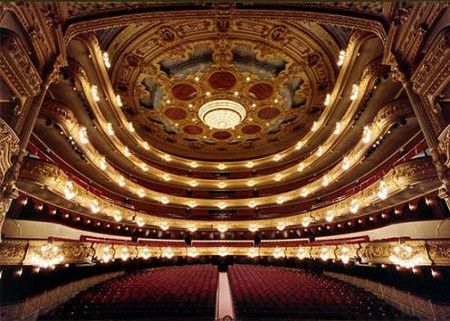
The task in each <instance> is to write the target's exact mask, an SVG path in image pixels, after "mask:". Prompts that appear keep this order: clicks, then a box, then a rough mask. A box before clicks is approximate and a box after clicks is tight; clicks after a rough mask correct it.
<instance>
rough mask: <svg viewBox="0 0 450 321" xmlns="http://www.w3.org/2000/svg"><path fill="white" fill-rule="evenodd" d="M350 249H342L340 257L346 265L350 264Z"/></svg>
mask: <svg viewBox="0 0 450 321" xmlns="http://www.w3.org/2000/svg"><path fill="white" fill-rule="evenodd" d="M349 252H350V251H349V249H348V247H346V246H344V247H343V248H342V249H341V253H342V254H341V255H340V256H339V259H340V260H341V261H342V263H344V264H348V262H350V255H349Z"/></svg>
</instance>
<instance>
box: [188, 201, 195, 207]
mask: <svg viewBox="0 0 450 321" xmlns="http://www.w3.org/2000/svg"><path fill="white" fill-rule="evenodd" d="M187 205H188V206H189V207H190V208H194V207H196V206H197V203H196V202H195V201H189V202H188V203H187Z"/></svg>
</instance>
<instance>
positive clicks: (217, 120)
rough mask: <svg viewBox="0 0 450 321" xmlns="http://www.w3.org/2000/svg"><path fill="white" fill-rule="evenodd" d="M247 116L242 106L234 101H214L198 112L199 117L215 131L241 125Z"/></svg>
mask: <svg viewBox="0 0 450 321" xmlns="http://www.w3.org/2000/svg"><path fill="white" fill-rule="evenodd" d="M246 115H247V112H246V110H245V108H244V106H242V105H241V104H239V103H237V102H235V101H232V100H225V99H222V100H213V101H210V102H207V103H206V104H204V105H203V106H201V107H200V109H199V110H198V117H199V118H200V119H201V121H202V122H203V123H205V124H206V125H207V126H209V127H210V128H213V129H230V128H234V127H236V126H237V125H239V124H240V123H241V122H242V121H243V120H244V118H245V116H246Z"/></svg>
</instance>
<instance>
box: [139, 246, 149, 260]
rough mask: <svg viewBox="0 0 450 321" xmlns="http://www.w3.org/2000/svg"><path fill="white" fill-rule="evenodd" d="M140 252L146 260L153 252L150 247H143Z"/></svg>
mask: <svg viewBox="0 0 450 321" xmlns="http://www.w3.org/2000/svg"><path fill="white" fill-rule="evenodd" d="M140 254H141V258H143V259H144V260H147V259H149V258H150V256H152V254H151V253H150V250H149V249H148V248H145V249H143V250H142V252H141V253H140Z"/></svg>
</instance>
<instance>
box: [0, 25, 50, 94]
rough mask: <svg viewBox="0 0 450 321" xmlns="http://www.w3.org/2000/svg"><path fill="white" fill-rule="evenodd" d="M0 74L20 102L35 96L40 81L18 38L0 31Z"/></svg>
mask: <svg viewBox="0 0 450 321" xmlns="http://www.w3.org/2000/svg"><path fill="white" fill-rule="evenodd" d="M1 34H2V36H1V37H0V74H2V76H3V79H4V80H5V81H6V82H7V83H8V85H9V86H10V87H11V89H12V90H13V91H14V92H15V93H16V94H17V95H18V96H19V98H20V99H21V100H23V99H25V98H28V97H33V96H36V95H37V94H38V93H39V91H40V85H41V83H42V79H41V77H40V75H39V72H38V71H37V70H36V68H35V67H34V65H33V63H32V61H31V60H30V57H29V55H28V53H27V51H26V49H25V46H24V45H23V44H22V41H21V40H20V38H19V36H18V35H16V34H15V33H13V32H12V31H10V30H8V29H1Z"/></svg>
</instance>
